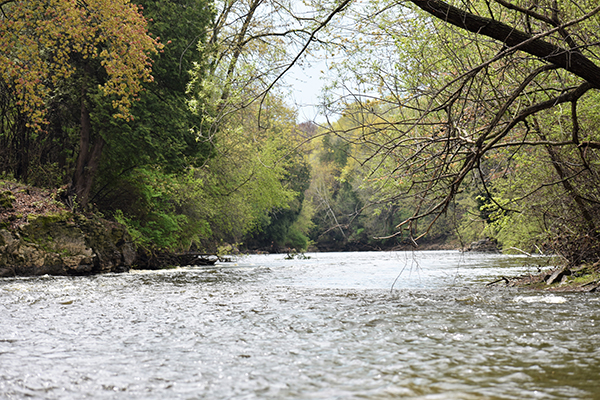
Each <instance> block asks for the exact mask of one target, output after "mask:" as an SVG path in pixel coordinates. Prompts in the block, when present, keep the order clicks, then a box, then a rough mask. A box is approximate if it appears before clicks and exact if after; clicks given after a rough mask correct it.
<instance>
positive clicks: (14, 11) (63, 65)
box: [0, 0, 162, 205]
mask: <svg viewBox="0 0 600 400" xmlns="http://www.w3.org/2000/svg"><path fill="white" fill-rule="evenodd" d="M0 11H1V18H0V79H1V80H2V82H3V89H4V90H6V91H7V92H8V93H7V94H8V95H9V96H11V97H10V100H11V102H13V107H14V108H13V110H14V111H12V115H11V116H9V117H6V116H4V117H5V118H8V119H10V120H12V121H10V122H9V124H12V125H13V126H12V127H9V129H13V130H15V129H16V132H15V134H16V135H20V136H24V135H28V134H31V133H29V132H30V130H33V131H43V130H44V129H45V125H46V124H47V123H48V121H47V120H46V119H45V116H46V114H47V107H48V104H49V102H50V100H51V98H52V96H53V95H54V94H56V92H57V91H60V90H61V88H63V89H62V90H63V91H64V88H65V84H66V81H67V80H69V82H70V84H71V85H76V86H78V89H79V92H78V93H77V95H76V96H77V98H78V101H79V106H80V107H79V108H80V112H79V120H80V122H79V149H78V155H77V162H76V166H75V170H74V174H73V193H74V194H76V195H77V197H78V201H79V202H80V203H81V204H84V205H85V204H86V203H87V200H88V197H89V194H90V190H91V185H92V183H93V180H94V176H95V173H96V171H97V169H98V165H99V160H100V156H101V154H102V149H103V147H104V140H103V138H102V137H101V136H100V135H99V133H98V132H96V131H95V129H94V127H93V126H92V120H91V116H90V108H91V107H92V103H93V102H94V100H93V97H94V96H96V95H97V94H96V92H98V88H99V91H100V93H99V94H101V95H103V96H106V97H107V98H108V99H110V101H111V103H112V107H113V108H114V111H113V113H112V114H113V116H114V117H115V118H121V119H125V120H127V119H129V118H131V114H130V109H131V106H132V102H133V101H134V100H135V99H136V97H137V95H138V93H139V92H140V91H141V90H142V84H143V82H146V81H151V80H152V79H153V77H152V75H151V59H150V55H151V54H156V53H157V52H158V50H159V49H161V48H162V45H161V44H160V43H159V42H158V39H157V38H152V37H151V36H150V35H149V34H148V32H147V31H146V25H147V24H146V20H145V19H144V17H143V16H142V14H141V12H140V10H139V9H138V7H137V6H135V5H133V4H131V3H129V1H127V0H89V1H87V2H80V1H77V0H46V1H31V0H8V1H3V2H2V3H0ZM69 89H70V90H72V89H74V88H73V87H71V88H69ZM71 93H73V92H71ZM72 95H75V94H74V93H73V94H72ZM19 120H24V121H25V123H24V124H19V123H18V121H19ZM5 126H6V125H5ZM3 133H4V132H3Z"/></svg>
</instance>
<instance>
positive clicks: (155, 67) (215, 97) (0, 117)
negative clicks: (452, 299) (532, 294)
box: [0, 0, 600, 269]
mask: <svg viewBox="0 0 600 400" xmlns="http://www.w3.org/2000/svg"><path fill="white" fill-rule="evenodd" d="M55 2H56V0H53V1H50V2H49V3H48V5H47V7H48V10H50V9H52V10H53V11H52V12H50V11H48V10H44V7H45V6H44V5H40V4H39V2H35V1H33V0H12V1H6V2H2V4H1V5H0V11H1V13H0V50H2V58H1V60H0V61H1V65H2V67H1V68H0V97H1V99H2V101H1V106H0V178H2V179H6V180H16V181H19V182H22V183H25V184H29V185H34V186H38V187H42V188H49V189H56V190H57V193H58V195H57V196H58V198H59V199H60V201H62V202H63V203H64V204H66V205H67V207H68V208H69V209H71V210H73V211H80V212H88V213H90V212H91V213H98V214H101V215H103V216H104V217H105V218H108V219H112V220H114V221H117V222H119V223H121V224H123V225H125V226H126V227H127V230H128V231H129V233H130V235H131V236H132V237H133V239H134V241H135V243H136V245H137V246H139V247H141V248H144V249H146V250H149V251H166V252H187V251H197V252H207V253H208V252H224V251H225V252H226V251H236V250H241V251H264V252H290V253H295V252H301V251H306V250H308V249H312V250H321V251H351V250H381V249H408V248H415V247H416V246H419V247H420V248H433V249H437V248H464V247H466V246H467V245H468V244H469V243H471V242H474V241H477V240H481V239H484V238H491V239H493V240H496V241H497V242H498V243H499V245H500V247H501V248H502V249H503V251H505V252H511V251H512V252H520V253H523V252H525V253H532V254H533V253H536V254H538V253H544V254H558V255H560V256H562V257H563V259H564V260H565V262H566V263H567V264H571V265H584V264H585V265H589V266H592V265H597V263H598V262H599V261H600V244H599V243H600V240H599V239H600V190H599V188H600V153H599V151H600V114H599V113H598V111H597V110H598V104H600V93H599V88H600V57H599V56H598V54H600V51H599V50H600V49H599V48H598V47H599V45H598V43H600V37H598V35H599V32H598V29H597V27H598V24H599V22H600V19H599V18H600V17H599V14H600V10H599V9H598V7H597V4H596V3H595V2H593V1H583V2H581V1H575V0H568V1H565V2H562V3H560V4H556V2H554V1H551V0H541V1H536V2H527V1H505V0H502V1H500V0H498V1H495V2H491V3H490V2H486V1H473V2H470V3H469V6H468V7H466V6H464V3H463V2H459V1H454V0H449V1H441V0H429V1H426V2H424V1H420V0H407V1H405V2H397V1H391V0H373V1H369V2H362V3H359V2H354V1H351V0H344V1H340V2H328V1H323V0H307V1H305V2H303V6H302V7H299V2H294V1H291V0H284V1H271V0H249V1H240V0H232V1H215V0H175V1H165V0H140V1H138V2H136V4H135V5H134V4H132V3H130V2H129V1H126V0H90V1H88V2H85V3H80V2H75V1H72V2H56V4H54V3H55ZM137 3H139V5H137ZM530 3H531V4H530ZM53 4H54V6H53ZM23 16H27V17H28V19H27V22H24V19H23ZM85 21H88V22H86V23H83V22H85ZM75 22H77V23H75ZM69 24H70V25H69ZM67 25H68V26H70V27H71V28H65V27H66V26H67ZM35 26H38V27H39V29H35V28H34V27H35ZM119 26H121V27H122V28H123V29H118V27H119ZM124 28H128V29H124ZM311 54H312V55H313V56H314V57H317V56H322V57H326V58H327V66H328V68H329V69H328V71H324V76H326V78H327V79H326V80H325V82H326V83H327V85H326V88H325V90H324V92H323V95H322V100H323V101H322V111H323V114H324V115H325V116H326V117H327V122H326V123H321V124H316V123H314V122H299V121H298V115H297V110H296V109H295V106H294V105H293V104H291V103H290V101H289V98H290V96H289V95H290V88H289V87H286V86H285V84H284V80H283V76H285V74H286V72H288V71H287V70H288V68H289V67H290V66H292V65H300V64H302V63H304V62H308V61H309V59H308V58H307V56H310V55H311ZM36 77H39V78H36ZM11 202H12V197H11V194H10V193H8V192H2V190H1V188H0V208H9V207H11V206H12V204H11ZM0 211H1V210H0ZM595 263H596V264H595ZM592 269H593V268H592Z"/></svg>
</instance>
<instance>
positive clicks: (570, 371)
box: [0, 251, 600, 400]
mask: <svg viewBox="0 0 600 400" xmlns="http://www.w3.org/2000/svg"><path fill="white" fill-rule="evenodd" d="M307 255H308V256H310V259H303V260H299V259H295V260H285V259H284V256H282V255H267V256H249V257H244V258H240V259H238V260H235V262H233V263H227V264H223V265H217V266H214V267H181V268H177V269H172V270H164V271H136V272H132V273H126V274H110V275H101V276H93V277H49V276H44V277H35V278H8V279H0V399H210V400H214V399H398V398H412V399H600V296H599V295H598V294H594V293H592V294H589V293H588V294H581V293H560V294H548V293H538V292H531V291H524V290H517V289H507V288H486V287H485V284H486V283H488V282H490V281H493V280H495V279H497V278H498V277H499V276H503V275H504V276H514V275H517V274H521V273H524V272H535V271H536V270H537V267H536V265H538V264H541V265H545V263H546V262H547V261H546V260H545V259H542V258H523V257H509V256H499V255H476V254H461V253H458V252H446V251H444V252H418V253H410V252H408V253H405V252H397V253H395V252H393V253H390V252H385V253H341V254H340V253H336V254H334V253H319V254H307ZM525 264H528V265H525Z"/></svg>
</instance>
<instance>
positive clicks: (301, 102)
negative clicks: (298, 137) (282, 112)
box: [284, 60, 326, 122]
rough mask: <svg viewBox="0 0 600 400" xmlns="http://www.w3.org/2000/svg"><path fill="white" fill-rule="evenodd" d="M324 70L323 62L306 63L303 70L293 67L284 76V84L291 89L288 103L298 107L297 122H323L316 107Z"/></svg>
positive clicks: (318, 101) (322, 117) (322, 83)
mask: <svg viewBox="0 0 600 400" xmlns="http://www.w3.org/2000/svg"><path fill="white" fill-rule="evenodd" d="M324 70H326V66H325V61H319V60H314V61H312V62H311V63H310V64H309V63H308V62H307V63H306V64H305V66H304V67H303V68H301V67H299V66H294V67H293V68H292V69H291V70H290V71H288V73H287V74H286V75H285V77H284V81H285V83H286V84H288V85H290V86H291V87H292V90H291V91H292V93H291V96H292V98H290V99H289V103H290V104H291V105H296V106H297V107H298V122H305V121H316V122H322V121H323V120H324V116H322V115H319V110H318V107H317V106H318V104H319V103H320V96H321V90H322V88H323V85H324V81H323V79H322V77H323V76H324V75H323V74H322V73H321V71H324Z"/></svg>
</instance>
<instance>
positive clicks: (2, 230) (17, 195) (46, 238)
mask: <svg viewBox="0 0 600 400" xmlns="http://www.w3.org/2000/svg"><path fill="white" fill-rule="evenodd" d="M137 258H138V256H137V251H136V248H135V245H134V244H133V243H132V241H131V238H130V237H129V234H128V233H127V229H126V228H125V227H124V226H122V225H120V224H118V223H116V222H113V221H108V220H106V219H103V218H101V217H100V216H98V215H94V214H81V213H76V212H74V211H73V210H72V209H70V208H68V207H67V206H66V205H65V204H63V203H62V202H60V201H59V194H58V192H57V190H47V189H40V188H34V187H30V186H27V185H23V184H19V183H16V182H7V181H1V182H0V276H34V275H46V274H48V275H91V274H99V273H106V272H125V271H128V270H129V269H131V268H132V267H133V266H134V264H135V263H136V261H137Z"/></svg>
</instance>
